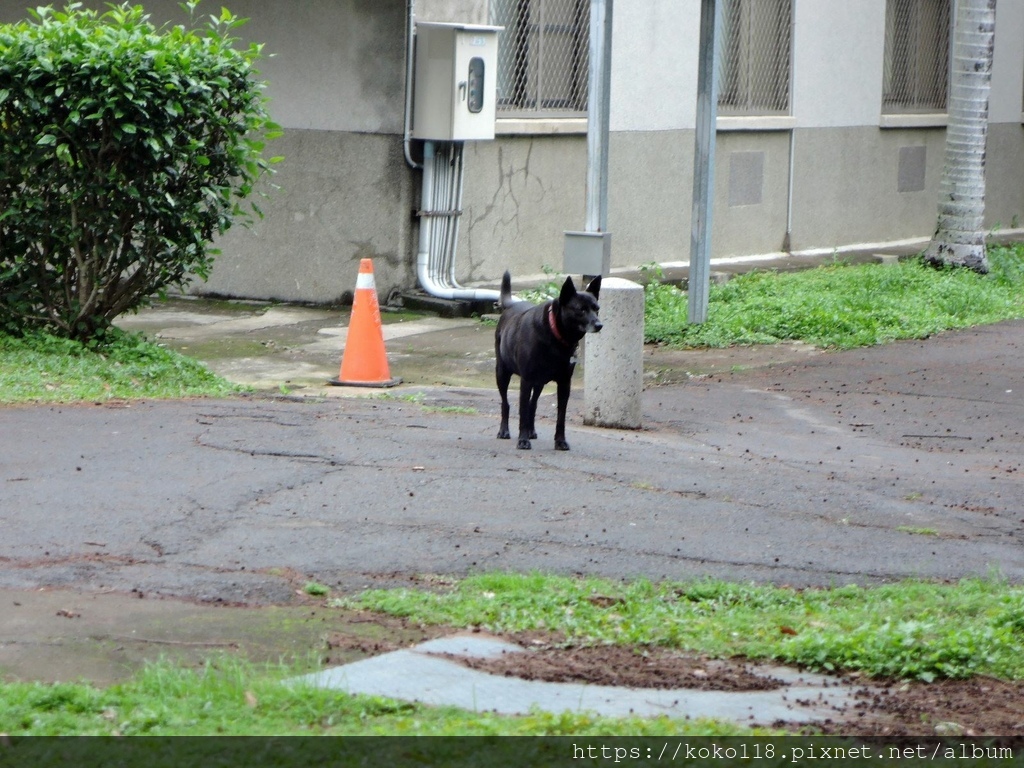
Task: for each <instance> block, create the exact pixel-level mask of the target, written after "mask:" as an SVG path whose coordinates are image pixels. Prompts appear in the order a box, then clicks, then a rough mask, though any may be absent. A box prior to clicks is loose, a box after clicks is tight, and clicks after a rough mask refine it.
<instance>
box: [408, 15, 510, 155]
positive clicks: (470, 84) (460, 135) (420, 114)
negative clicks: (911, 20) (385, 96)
mask: <svg viewBox="0 0 1024 768" xmlns="http://www.w3.org/2000/svg"><path fill="white" fill-rule="evenodd" d="M501 30H502V27H488V26H482V25H478V24H447V23H441V22H433V21H420V22H417V23H416V75H415V77H416V79H415V81H414V84H413V112H412V136H413V138H417V139H423V140H426V141H470V140H474V139H493V138H494V108H495V99H496V98H497V87H496V85H497V81H498V77H497V75H498V33H499V32H500V31H501Z"/></svg>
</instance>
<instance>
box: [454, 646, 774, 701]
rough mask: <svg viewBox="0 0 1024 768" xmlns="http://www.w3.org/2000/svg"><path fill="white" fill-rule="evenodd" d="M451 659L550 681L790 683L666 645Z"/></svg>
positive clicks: (708, 686)
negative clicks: (661, 647)
mask: <svg viewBox="0 0 1024 768" xmlns="http://www.w3.org/2000/svg"><path fill="white" fill-rule="evenodd" d="M446 656H450V654H446ZM451 658H456V659H457V660H458V661H459V662H460V663H462V664H465V665H466V666H467V667H470V668H471V669H477V670H480V671H481V672H488V673H490V674H492V675H503V676H505V677H519V678H523V679H525V680H543V681H545V682H550V683H578V682H586V683H590V684H592V685H623V686H626V687H629V688H660V689H670V688H690V689H693V690H695V691H772V690H776V689H778V688H781V687H783V686H784V685H785V683H784V682H783V681H782V680H779V679H777V678H774V677H771V676H766V675H764V674H760V675H758V674H755V673H753V672H752V671H751V670H750V668H749V665H747V664H744V663H742V662H738V661H734V660H732V659H725V660H719V659H708V658H706V657H701V656H693V655H688V654H684V653H678V652H673V651H669V650H665V649H660V648H654V649H643V650H638V649H634V648H623V647H620V646H595V647H589V648H586V647H581V648H542V649H538V650H527V651H524V652H522V653H503V654H502V655H501V656H499V657H497V658H492V659H480V658H465V657H451Z"/></svg>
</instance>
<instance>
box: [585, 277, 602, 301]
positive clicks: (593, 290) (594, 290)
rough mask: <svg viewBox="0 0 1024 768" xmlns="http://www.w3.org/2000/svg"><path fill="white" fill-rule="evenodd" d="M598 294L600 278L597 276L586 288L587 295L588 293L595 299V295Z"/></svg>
mask: <svg viewBox="0 0 1024 768" xmlns="http://www.w3.org/2000/svg"><path fill="white" fill-rule="evenodd" d="M600 292H601V276H600V275H598V276H597V277H595V278H594V279H593V280H591V281H590V285H588V286H587V293H589V294H590V295H591V296H593V297H594V298H595V299H596V298H597V295H598V294H599V293H600Z"/></svg>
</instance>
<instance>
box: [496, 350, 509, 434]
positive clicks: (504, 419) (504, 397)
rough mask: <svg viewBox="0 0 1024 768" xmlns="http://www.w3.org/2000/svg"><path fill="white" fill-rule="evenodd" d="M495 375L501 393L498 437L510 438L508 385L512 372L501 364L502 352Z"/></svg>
mask: <svg viewBox="0 0 1024 768" xmlns="http://www.w3.org/2000/svg"><path fill="white" fill-rule="evenodd" d="M494 375H495V378H496V379H497V380H498V393H499V394H500V395H501V426H499V427H498V439H499V440H508V439H510V438H511V437H512V435H511V434H509V431H508V412H509V407H508V385H509V382H510V381H511V380H512V372H511V371H510V370H508V369H507V368H506V367H505V366H504V365H502V364H501V356H500V354H499V356H498V363H497V365H496V366H495V369H494Z"/></svg>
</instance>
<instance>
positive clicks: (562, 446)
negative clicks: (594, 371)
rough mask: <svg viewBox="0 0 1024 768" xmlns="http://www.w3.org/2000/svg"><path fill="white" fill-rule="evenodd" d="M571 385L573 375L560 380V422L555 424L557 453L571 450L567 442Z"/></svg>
mask: <svg viewBox="0 0 1024 768" xmlns="http://www.w3.org/2000/svg"><path fill="white" fill-rule="evenodd" d="M571 383H572V378H571V374H570V375H569V376H566V377H564V378H561V379H559V380H558V421H557V422H555V450H556V451H568V450H569V443H567V442H566V441H565V411H566V409H567V408H568V405H569V388H570V384H571Z"/></svg>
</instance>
